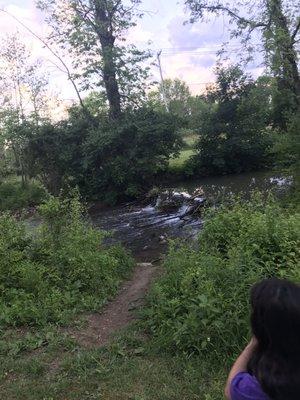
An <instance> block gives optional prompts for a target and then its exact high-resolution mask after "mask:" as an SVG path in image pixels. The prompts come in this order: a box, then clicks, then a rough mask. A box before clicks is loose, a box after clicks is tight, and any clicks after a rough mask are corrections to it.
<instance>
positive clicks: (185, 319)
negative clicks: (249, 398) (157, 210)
mask: <svg viewBox="0 0 300 400" xmlns="http://www.w3.org/2000/svg"><path fill="white" fill-rule="evenodd" d="M165 267H166V274H165V276H163V277H162V278H161V279H160V280H159V281H158V282H157V283H156V285H154V288H153V290H152V292H151V295H150V298H149V304H148V308H147V310H146V312H145V315H146V318H145V325H146V327H147V328H148V330H149V332H150V333H151V335H152V337H153V339H154V342H155V344H156V346H157V347H158V348H161V349H167V350H169V351H174V352H177V351H183V352H186V353H198V354H203V355H204V356H205V357H213V358H214V359H228V356H229V355H231V356H233V355H234V354H236V353H238V352H239V351H240V349H241V348H242V347H243V346H244V345H245V343H246V342H247V340H248V339H249V337H250V331H249V291H250V288H251V286H252V285H253V284H254V283H255V282H257V281H259V280H261V279H263V278H267V277H272V276H278V277H283V278H289V279H291V280H295V281H299V280H300V213H299V212H296V211H294V212H292V211H291V210H289V211H288V212H287V211H285V210H283V209H282V208H281V207H280V206H279V205H278V204H277V203H276V201H274V200H273V199H269V200H267V201H264V200H262V198H261V197H260V196H257V195H256V197H254V198H252V200H250V201H248V202H241V201H239V200H236V202H234V203H233V204H232V205H229V206H223V207H221V208H219V209H218V210H212V211H210V212H209V214H208V215H207V217H206V221H205V224H204V228H203V231H202V232H201V234H200V236H199V243H198V248H197V249H195V248H192V247H191V246H189V245H180V244H178V243H176V242H175V243H173V245H172V246H171V249H170V251H169V254H168V256H167V259H166V262H165Z"/></svg>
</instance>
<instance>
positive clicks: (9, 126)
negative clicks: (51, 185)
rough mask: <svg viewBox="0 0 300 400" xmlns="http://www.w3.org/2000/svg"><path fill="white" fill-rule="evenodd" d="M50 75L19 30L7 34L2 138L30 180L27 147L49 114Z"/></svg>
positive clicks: (2, 51) (1, 68)
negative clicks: (47, 101)
mask: <svg viewBox="0 0 300 400" xmlns="http://www.w3.org/2000/svg"><path fill="white" fill-rule="evenodd" d="M46 86H47V79H46V76H45V74H44V73H43V72H42V65H41V63H40V62H39V61H38V60H33V59H32V56H31V54H30V52H29V51H28V49H27V48H26V46H25V45H24V44H23V43H22V41H21V40H20V37H19V36H18V34H13V35H11V36H7V37H6V38H5V39H3V40H2V42H1V46H0V90H1V93H2V95H3V101H2V104H1V109H0V116H1V119H0V141H1V142H2V144H3V146H4V148H6V149H7V148H10V149H11V150H12V152H13V154H14V157H15V164H16V167H17V170H18V171H20V173H21V176H22V181H23V183H25V181H26V167H25V164H26V162H25V156H24V149H25V147H26V143H27V140H28V135H29V134H30V133H31V132H32V126H31V121H30V120H31V116H32V115H33V117H34V118H33V119H34V123H35V126H37V125H38V124H39V122H40V120H41V119H42V118H43V117H44V116H45V112H46V108H47V104H46Z"/></svg>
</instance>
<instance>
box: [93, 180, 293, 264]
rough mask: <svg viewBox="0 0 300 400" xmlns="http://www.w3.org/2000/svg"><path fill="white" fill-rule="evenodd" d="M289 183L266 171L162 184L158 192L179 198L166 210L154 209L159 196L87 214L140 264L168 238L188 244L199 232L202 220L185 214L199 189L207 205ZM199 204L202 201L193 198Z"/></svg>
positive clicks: (281, 188) (153, 256)
mask: <svg viewBox="0 0 300 400" xmlns="http://www.w3.org/2000/svg"><path fill="white" fill-rule="evenodd" d="M288 184H289V180H288V179H287V178H284V177H283V176H280V175H278V176H276V175H274V173H269V172H256V173H249V174H240V175H227V176H218V177H209V178H202V179H198V180H193V181H188V182H182V183H180V182H179V183H177V184H176V185H175V184H173V185H171V186H168V185H165V186H164V187H163V188H161V192H164V191H165V190H168V193H169V194H171V195H172V194H173V195H174V196H175V197H176V198H177V199H178V198H179V200H180V201H178V203H177V206H175V207H172V208H171V209H169V210H168V211H166V210H164V211H163V210H162V209H160V208H158V207H157V205H158V203H159V201H160V197H159V196H158V198H151V199H149V202H148V204H143V205H141V204H140V205H139V204H136V203H134V204H127V205H125V206H124V205H123V206H119V207H115V208H110V209H106V210H100V211H96V212H92V213H91V219H92V222H93V224H94V226H96V227H99V228H101V229H104V230H107V231H110V232H111V237H110V238H109V239H108V240H107V241H108V242H109V243H114V242H121V243H123V244H124V245H125V246H126V247H127V248H128V249H130V250H131V251H132V253H133V254H134V255H135V257H136V258H138V259H140V260H142V261H153V260H155V259H157V258H159V257H160V255H161V254H163V253H164V252H165V250H166V247H167V243H168V240H169V239H172V238H180V240H182V241H184V240H185V241H191V240H193V239H194V238H195V237H197V234H198V233H199V231H200V230H201V227H202V224H203V220H202V218H201V217H199V216H197V217H196V216H195V215H193V214H189V213H188V210H189V208H190V207H191V202H192V200H191V196H190V195H189V194H192V193H193V192H194V191H195V190H196V189H199V188H201V197H203V198H206V199H209V200H210V202H214V201H217V200H218V199H219V200H220V199H221V198H222V197H224V196H226V195H228V194H241V195H242V196H245V197H248V196H249V194H250V192H251V191H253V190H255V189H258V190H260V191H264V192H267V191H268V190H274V191H275V192H276V193H277V194H280V193H281V192H284V190H285V189H286V187H287V186H288ZM195 200H198V201H199V202H200V203H201V200H202V198H199V196H198V197H196V199H195Z"/></svg>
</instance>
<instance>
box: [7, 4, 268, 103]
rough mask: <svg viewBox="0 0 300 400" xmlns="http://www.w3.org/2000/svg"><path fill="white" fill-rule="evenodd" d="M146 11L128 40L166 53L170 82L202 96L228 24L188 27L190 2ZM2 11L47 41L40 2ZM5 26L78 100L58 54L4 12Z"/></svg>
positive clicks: (60, 89) (54, 82) (57, 86)
mask: <svg viewBox="0 0 300 400" xmlns="http://www.w3.org/2000/svg"><path fill="white" fill-rule="evenodd" d="M140 8H141V9H142V10H143V11H144V17H143V18H142V19H141V20H139V21H138V23H137V25H136V26H135V27H134V28H132V29H131V30H130V31H129V32H128V35H127V40H128V41H129V42H130V43H134V44H135V45H136V46H137V47H139V48H151V49H152V50H153V52H154V54H155V53H156V52H157V51H159V50H162V55H161V63H162V69H163V75H164V78H180V79H182V80H184V81H186V82H187V84H188V85H189V87H190V90H191V92H192V93H193V94H198V93H201V92H202V91H203V90H204V89H205V87H206V84H207V83H211V82H213V81H214V79H215V78H214V72H213V70H214V67H215V65H216V60H217V55H216V52H217V50H219V49H220V47H221V45H222V43H223V42H225V41H227V40H228V39H229V34H228V28H229V26H228V23H227V22H226V21H225V20H224V18H218V19H216V18H215V19H212V20H210V21H209V22H207V23H202V22H198V23H195V24H184V22H185V21H187V20H188V13H187V12H186V10H185V7H184V0H143V1H142V4H141V6H140ZM0 9H5V10H7V11H8V12H9V13H11V14H13V15H14V16H16V17H17V18H18V19H19V20H21V21H22V22H23V23H24V24H26V25H27V26H28V27H30V29H31V30H33V31H34V32H36V33H37V34H38V35H39V36H42V37H46V35H47V32H48V27H47V25H46V24H45V22H44V20H43V18H44V17H43V14H42V13H41V12H40V11H39V10H37V9H36V7H35V1H34V0H0ZM0 28H1V29H0V32H1V33H0V37H1V36H3V35H5V34H10V33H13V32H15V31H16V30H18V31H19V32H20V33H21V37H22V39H23V40H24V42H25V43H26V45H27V46H28V47H29V48H30V50H31V51H32V53H33V55H34V57H39V58H42V59H43V60H44V62H45V67H46V69H47V71H48V73H49V74H50V85H51V88H52V90H53V91H54V92H56V93H58V94H59V96H60V97H61V98H62V99H64V100H66V101H69V100H70V101H71V100H72V99H75V98H76V95H75V93H74V89H73V88H72V86H71V85H70V83H69V82H68V80H67V78H66V76H65V75H64V74H63V73H61V72H59V71H58V69H57V68H56V67H55V66H54V65H53V61H54V60H53V56H52V55H51V54H50V53H49V51H48V50H47V49H45V48H43V45H42V44H41V43H40V42H39V41H38V40H36V39H35V38H34V37H33V36H32V35H31V34H30V33H29V32H27V31H26V30H24V28H22V27H21V26H20V25H19V24H18V23H17V22H16V21H14V20H13V19H12V18H11V17H9V16H8V15H6V14H4V13H2V12H0ZM238 49H239V47H238V45H237V43H233V42H231V44H230V48H229V55H230V56H231V57H232V60H233V61H234V60H235V57H236V52H237V51H238ZM248 69H249V72H251V73H252V74H253V75H254V76H257V75H259V74H260V73H261V71H262V68H261V66H260V65H259V64H258V65H251V66H249V67H248ZM152 74H153V77H154V79H158V78H159V73H158V68H157V67H156V66H155V65H153V66H152Z"/></svg>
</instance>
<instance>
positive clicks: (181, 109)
mask: <svg viewBox="0 0 300 400" xmlns="http://www.w3.org/2000/svg"><path fill="white" fill-rule="evenodd" d="M163 96H165V100H166V103H167V106H168V111H169V112H170V113H171V114H173V115H175V116H177V117H178V118H179V119H180V121H182V124H183V123H184V122H185V124H186V123H187V118H188V116H189V114H190V99H191V97H192V95H191V92H190V89H189V87H188V85H187V84H186V82H184V81H182V80H180V79H178V78H175V79H173V80H172V79H164V81H163V83H161V84H160V85H159V87H158V89H157V90H153V91H152V92H150V93H149V94H148V102H149V104H150V105H151V106H152V107H153V108H154V109H157V110H165V108H166V105H165V103H164V101H163Z"/></svg>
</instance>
